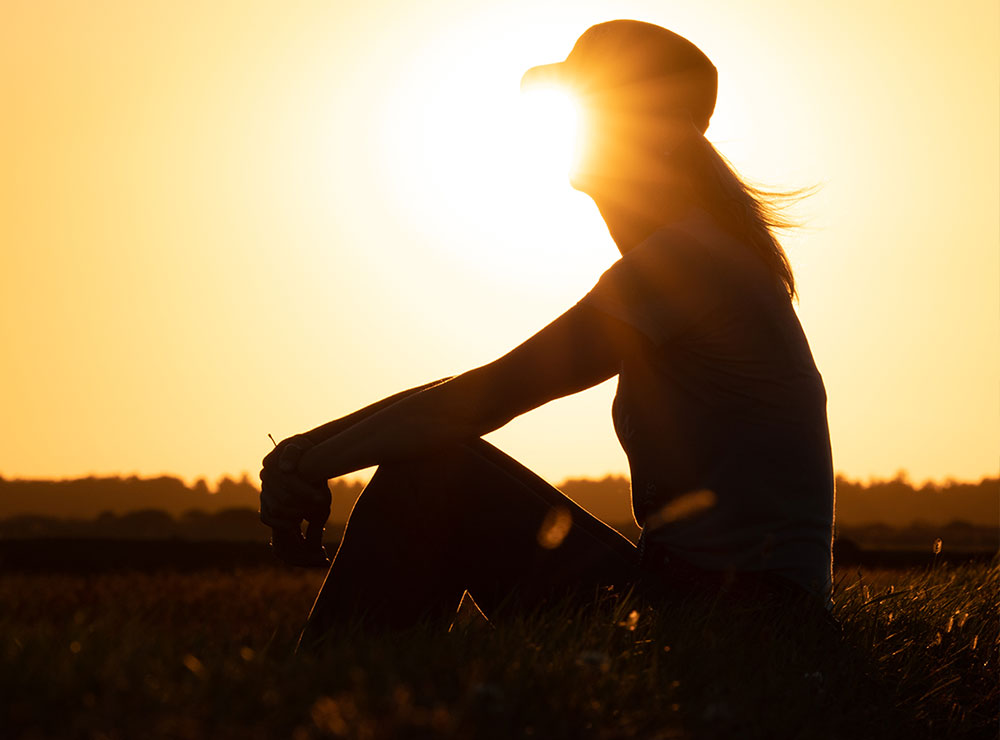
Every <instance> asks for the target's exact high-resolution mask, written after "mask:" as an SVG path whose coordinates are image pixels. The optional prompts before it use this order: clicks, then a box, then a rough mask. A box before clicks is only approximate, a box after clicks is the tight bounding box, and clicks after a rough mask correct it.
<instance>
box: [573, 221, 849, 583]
mask: <svg viewBox="0 0 1000 740" xmlns="http://www.w3.org/2000/svg"><path fill="white" fill-rule="evenodd" d="M583 301H584V302H585V303H587V304H589V305H591V306H593V307H595V308H597V309H599V310H601V311H603V312H605V313H608V314H610V315H612V316H614V317H615V318H618V319H619V320H622V321H624V322H626V323H628V324H630V325H632V326H633V327H635V328H637V329H638V330H639V331H640V332H642V333H643V334H644V335H645V336H646V338H647V339H649V340H650V341H649V343H648V345H647V347H646V349H645V350H644V351H643V352H642V353H641V356H638V357H635V358H630V359H628V360H626V361H625V362H624V363H623V367H622V371H621V373H620V375H619V385H618V393H617V395H616V397H615V404H614V421H615V429H616V431H617V433H618V436H619V438H620V440H621V443H622V446H623V447H624V449H625V451H626V454H627V455H628V458H629V464H630V468H631V474H632V499H633V509H634V512H635V515H636V519H637V520H638V521H639V523H640V524H643V525H644V527H645V537H646V539H647V541H648V542H649V543H656V544H658V545H660V546H662V547H665V548H667V549H668V550H669V551H671V552H673V553H674V554H676V555H677V556H678V557H680V558H682V559H684V560H686V561H688V562H690V563H692V564H694V565H697V566H700V567H703V568H707V569H711V570H722V571H725V570H734V571H769V572H774V573H777V574H779V575H782V576H784V577H785V578H788V579H789V580H792V581H794V582H796V583H798V584H799V585H801V586H803V587H805V588H807V589H808V590H809V591H811V592H813V593H819V594H822V595H824V596H826V595H828V594H829V587H830V569H831V549H830V545H831V535H832V522H833V472H832V462H831V453H830V441H829V434H828V431H827V420H826V394H825V391H824V388H823V382H822V378H821V377H820V375H819V372H818V371H817V370H816V366H815V364H814V362H813V359H812V355H811V353H810V351H809V346H808V343H807V341H806V338H805V336H804V334H803V332H802V329H801V326H800V325H799V322H798V318H797V317H796V315H795V312H794V310H793V308H792V306H791V301H790V300H789V297H788V294H787V292H786V291H785V290H784V288H783V286H782V285H781V283H780V281H777V280H776V279H775V278H774V275H773V272H771V271H770V270H768V269H767V267H766V265H764V264H763V262H762V260H761V259H760V258H759V257H758V256H757V255H756V254H755V253H754V252H753V250H752V249H751V248H750V247H748V246H747V245H745V244H743V243H741V242H740V241H738V240H737V239H735V238H733V237H732V236H730V235H729V234H727V233H726V232H725V231H723V230H722V229H720V228H719V227H718V226H716V225H715V224H714V222H713V220H712V219H711V217H710V216H708V214H706V213H704V212H702V211H697V210H696V211H694V212H693V213H692V215H691V216H689V217H688V218H686V219H684V220H682V221H680V222H678V223H676V224H673V225H671V226H670V227H668V228H664V229H661V230H659V231H657V232H656V233H654V234H653V235H651V236H650V237H649V238H648V239H647V240H645V241H644V242H643V243H642V244H640V245H638V246H637V247H635V248H634V249H632V250H631V251H629V252H627V253H626V254H625V256H624V257H623V258H622V259H621V260H619V261H618V262H617V263H616V264H615V265H614V266H613V267H612V268H611V269H609V270H608V271H607V272H606V273H605V275H604V276H603V277H602V278H601V280H600V282H599V283H598V285H597V286H596V287H595V288H594V290H593V291H591V292H590V293H589V294H588V295H587V296H586V297H585V298H584V299H583Z"/></svg>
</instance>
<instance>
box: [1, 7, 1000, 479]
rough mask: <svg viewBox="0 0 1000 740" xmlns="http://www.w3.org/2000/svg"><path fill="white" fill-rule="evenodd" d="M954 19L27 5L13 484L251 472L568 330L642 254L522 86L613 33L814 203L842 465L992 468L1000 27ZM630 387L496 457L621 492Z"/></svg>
mask: <svg viewBox="0 0 1000 740" xmlns="http://www.w3.org/2000/svg"><path fill="white" fill-rule="evenodd" d="M345 7H346V8H347V9H346V10H345V9H344V8H345ZM956 7H957V10H956V11H955V12H953V13H952V14H950V15H944V14H943V13H942V10H941V8H943V6H940V5H939V4H929V3H870V2H862V1H861V0H850V1H848V2H841V3H836V4H826V3H824V4H822V5H820V4H815V3H798V2H794V1H793V0H763V1H762V2H758V3H754V4H748V3H744V2H738V1H737V0H715V1H713V2H703V3H686V4H683V5H681V4H677V5H676V6H674V5H673V4H670V3H663V2H652V1H645V2H638V1H636V2H628V1H626V2H615V3H609V2H574V3H559V2H545V0H510V1H508V2H504V3H495V4H492V5H487V4H485V3H467V2H459V1H458V0H440V1H438V2H430V3H412V2H400V1H398V0H370V2H368V3H365V4H362V3H354V4H350V5H349V6H348V4H344V3H329V2H325V1H321V0H315V1H313V2H308V1H302V2H287V1H286V2H276V1H272V2H263V1H261V0H255V1H247V2H238V3H236V2H233V3H226V2H219V3H202V2H196V1H195V0H171V1H170V2H167V1H166V0H149V1H148V2H142V3H133V2H125V1H124V0H117V1H112V0H103V1H98V2H89V3H78V2H49V1H46V0H30V1H25V2H21V1H16V0H9V1H8V2H6V3H5V4H4V10H3V12H2V17H0V96H2V97H0V100H2V107H3V109H4V111H5V112H4V115H3V119H2V121H3V123H2V124H0V131H2V137H0V173H2V174H0V244H2V262H0V346H2V348H3V358H4V361H3V363H2V365H0V373H2V377H0V420H2V422H3V423H2V425H0V475H3V476H5V477H18V476H21V477H65V476H77V475H84V474H87V473H100V474H112V473H118V472H123V473H133V472H135V473H139V474H143V475H150V474H156V473H160V472H169V473H175V474H180V475H182V476H184V477H187V478H194V477H196V476H200V475H207V476H209V477H216V476H218V475H221V474H223V473H240V472H242V471H244V470H246V471H251V472H253V471H256V469H257V467H258V461H259V459H260V457H261V456H262V454H264V453H265V452H266V451H267V448H268V446H269V445H270V443H269V442H268V440H267V433H268V432H270V433H272V434H274V435H275V436H276V437H281V436H285V435H287V434H290V433H293V432H295V431H299V430H301V429H303V428H305V427H309V426H313V425H315V424H318V423H320V422H322V421H325V420H327V419H329V418H332V417H333V416H336V415H339V414H342V413H345V412H348V411H350V410H353V409H354V408H356V407H357V406H359V405H362V404H364V403H366V402H369V401H372V400H375V399H377V398H379V397H381V396H383V395H386V394H388V393H391V392H393V391H395V390H398V389H400V388H402V387H404V386H409V385H415V384H418V383H421V382H424V381H426V380H429V379H433V378H436V377H440V376H443V375H450V374H454V373H456V372H460V371H462V370H465V369H468V368H470V367H473V366H475V365H479V364H482V363H484V362H487V361H489V360H491V359H493V358H494V357H496V356H498V355H499V354H501V353H503V352H505V351H506V350H508V349H509V348H510V347H512V346H514V345H515V344H517V343H518V342H519V341H521V340H522V339H524V338H526V337H527V336H528V335H530V334H531V333H532V332H534V331H535V330H537V329H538V328H540V327H541V326H543V325H544V324H546V323H548V321H549V320H551V319H552V318H554V317H555V316H556V315H558V314H559V313H561V312H562V311H563V310H565V309H566V308H567V307H569V306H570V305H572V303H574V302H575V301H576V300H577V299H578V298H579V297H580V296H582V295H583V293H584V292H586V290H587V289H588V288H589V287H590V286H591V285H592V284H593V283H594V282H595V281H596V279H597V277H598V276H599V274H600V272H601V271H602V270H603V269H604V268H606V267H607V266H608V265H609V264H610V263H611V262H612V261H613V260H614V259H615V257H616V256H617V252H616V251H615V248H614V245H613V244H612V243H611V241H610V239H609V237H608V236H607V232H606V230H605V229H604V228H603V224H602V223H601V222H600V219H599V218H598V216H597V213H596V209H594V208H593V205H592V204H591V203H590V202H589V201H588V200H587V199H586V198H585V197H584V196H582V195H580V194H579V193H575V192H573V191H572V190H571V189H570V188H569V186H568V185H567V184H566V183H565V181H564V179H563V178H562V176H561V175H560V174H559V173H558V171H557V170H556V169H554V168H553V164H552V162H546V161H543V160H545V157H544V156H542V155H543V154H544V153H545V152H547V151H548V149H550V148H552V146H550V145H551V144H552V143H553V142H552V140H551V138H549V139H546V138H545V137H546V136H548V137H551V136H552V134H551V133H547V132H545V131H539V130H538V125H539V121H540V119H539V113H538V111H537V110H536V111H534V112H532V111H531V110H529V109H527V108H526V107H525V103H524V100H523V98H522V96H520V95H519V94H518V83H519V81H520V77H521V73H522V72H523V71H524V69H526V68H527V67H528V66H531V65H534V64H538V63H543V62H548V61H556V60H558V59H561V58H563V57H564V56H565V55H566V53H567V52H568V51H569V49H570V47H571V46H572V43H573V41H574V39H575V38H576V36H578V35H579V34H580V33H581V32H582V31H583V30H584V29H585V28H586V27H587V26H589V25H591V24H592V23H595V22H599V21H602V20H608V19H610V18H614V17H635V18H639V19H642V20H648V21H652V22H655V23H659V24H661V25H665V26H667V27H669V28H672V29H673V30H675V31H678V32H679V33H682V34H684V35H686V36H688V37H689V38H691V39H692V40H693V41H695V43H697V44H698V45H699V46H701V47H702V48H703V49H704V50H705V51H706V53H707V54H708V55H709V56H710V57H711V58H712V59H713V60H714V61H715V62H716V65H717V66H718V68H719V70H720V93H719V104H718V107H717V112H716V116H715V118H714V119H713V123H712V126H711V128H710V129H709V131H708V136H709V138H710V139H711V140H712V141H713V142H714V143H715V144H716V145H717V146H718V147H719V148H720V150H721V151H722V152H723V153H724V154H726V155H727V156H728V157H729V158H730V159H731V160H732V161H733V162H734V163H735V165H736V166H737V167H738V168H739V169H740V170H741V171H742V172H743V173H744V174H745V175H747V176H748V177H749V178H751V179H752V180H755V181H757V182H761V183H764V184H771V185H776V186H787V187H796V186H808V185H812V184H819V185H821V189H820V191H819V192H818V194H817V195H815V196H813V197H812V198H810V199H809V200H808V201H806V202H805V203H803V204H802V205H801V206H800V207H799V208H798V209H797V211H796V214H797V215H798V216H800V217H801V218H802V219H803V220H805V221H806V222H807V228H805V229H802V230H800V231H798V232H796V233H794V234H792V235H790V236H789V237H788V238H787V239H786V240H785V244H786V247H787V249H788V252H789V255H790V257H791V260H792V263H793V266H794V267H795V269H796V272H797V277H798V280H799V290H800V293H801V303H800V304H799V307H798V310H799V315H800V317H801V319H802V322H803V325H804V327H805V329H806V332H807V334H808V335H809V337H810V341H811V344H812V347H813V351H814V354H815V356H816V359H817V363H818V365H819V367H820V370H821V372H822V373H823V375H824V378H825V380H826V383H827V389H828V394H829V398H830V406H829V415H830V423H831V433H832V437H833V445H834V462H835V466H836V468H837V469H838V470H840V471H842V472H844V473H846V474H848V475H849V476H852V477H867V476H869V475H877V476H890V475H892V474H893V473H894V472H895V471H896V470H897V469H900V468H906V469H908V470H909V471H910V472H911V474H912V475H913V477H914V478H916V479H918V480H920V479H924V478H927V477H932V478H937V479H941V478H944V477H947V476H955V477H959V478H977V477H979V476H981V475H984V474H996V473H997V452H998V450H1000V342H998V339H1000V279H998V278H1000V257H998V255H1000V249H998V246H1000V232H998V222H1000V212H998V210H1000V206H998V203H1000V186H998V181H1000V154H998V140H1000V136H998V131H1000V120H998V111H1000V52H998V49H1000V32H998V29H1000V10H998V8H997V5H996V3H995V2H993V1H992V0H991V1H989V2H974V1H972V0H969V1H967V2H962V3H959V4H957V6H956ZM532 132H535V133H534V136H532V135H531V134H532ZM539 147H541V148H539ZM612 393H613V386H612V385H611V384H604V385H602V386H600V387H598V388H596V389H593V390H591V391H588V392H586V393H584V394H580V395H579V396H577V397H574V398H571V399H566V400H563V401H559V402H556V403H554V404H551V405H550V406H548V407H546V408H543V409H540V410H538V411H536V412H533V413H532V414H529V415H527V416H526V417H524V418H522V419H519V420H516V421H515V422H513V423H511V424H510V425H508V427H506V428H504V429H502V430H500V431H499V432H497V433H495V435H494V436H493V437H492V439H494V440H495V441H496V443H497V444H499V445H500V446H501V447H503V448H504V449H505V450H507V451H508V452H510V453H511V454H513V455H514V456H515V457H518V458H519V459H521V460H522V461H524V462H525V463H526V464H528V465H529V466H531V467H533V468H535V469H536V470H538V471H539V472H540V473H541V474H542V475H543V476H545V477H548V478H550V479H552V480H559V479H561V478H563V477H566V476H573V475H591V476H595V475H601V474H603V473H605V472H623V471H625V470H626V464H625V459H624V456H623V454H622V453H621V451H620V449H619V448H618V445H617V442H616V441H615V439H614V434H613V431H612V429H611V423H610V398H611V395H612Z"/></svg>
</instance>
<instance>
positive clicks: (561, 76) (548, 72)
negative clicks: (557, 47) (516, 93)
mask: <svg viewBox="0 0 1000 740" xmlns="http://www.w3.org/2000/svg"><path fill="white" fill-rule="evenodd" d="M565 83H566V63H565V62H556V63H555V64H543V65H541V66H539V67H532V68H531V69H529V70H528V71H527V72H525V73H524V76H523V77H521V92H525V91H526V90H537V89H538V88H541V87H553V86H556V85H563V84H565Z"/></svg>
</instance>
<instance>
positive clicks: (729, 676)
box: [0, 563, 1000, 740]
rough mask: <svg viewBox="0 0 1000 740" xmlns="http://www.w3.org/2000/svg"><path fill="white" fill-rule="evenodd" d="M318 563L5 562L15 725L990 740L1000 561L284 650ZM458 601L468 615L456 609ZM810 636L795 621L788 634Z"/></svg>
mask: <svg viewBox="0 0 1000 740" xmlns="http://www.w3.org/2000/svg"><path fill="white" fill-rule="evenodd" d="M321 578H322V574H317V573H315V572H303V571H286V570H282V569H279V568H270V567H265V568H254V569H248V570H242V571H240V570H238V571H232V572H219V571H205V572H201V573H184V574H180V573H169V572H166V573H164V572H161V573H140V572H132V573H119V574H94V575H54V574H16V573H7V574H0V737H3V738H7V737H10V738H46V737H72V738H94V739H95V740H96V739H97V738H108V739H112V738H135V737H144V738H203V737H204V738H207V737H211V738H284V737H289V738H295V739H296V740H306V739H307V738H323V737H348V738H373V739H376V738H394V737H418V738H419V737H428V738H430V737H460V738H521V737H537V738H578V737H594V738H631V737H642V738H663V739H666V738H689V737H690V738H701V737H712V738H714V737H726V738H728V737H740V738H754V737H760V738H765V737H767V738H771V737H780V738H797V737H801V738H826V737H830V738H841V737H842V738H866V737H872V738H879V739H880V740H883V739H888V738H907V740H916V739H917V738H931V737H933V738H965V737H969V738H972V737H976V738H978V737H996V734H997V730H998V716H997V715H998V706H1000V687H998V679H997V659H998V641H1000V635H998V631H1000V628H998V618H997V611H998V601H1000V596H998V594H1000V566H998V565H997V564H996V563H994V564H993V565H969V566H959V567H941V566H938V567H936V568H933V569H922V570H919V571H871V572H863V573H862V572H852V573H840V574H839V575H838V580H839V588H838V596H837V606H836V610H835V614H836V616H837V618H838V620H839V621H840V622H841V624H842V626H843V636H842V638H841V640H840V642H839V644H838V645H837V646H836V647H831V645H830V641H829V640H827V639H825V638H824V635H823V633H822V632H821V631H820V629H819V628H818V627H817V626H815V625H812V626H808V625H807V626H806V627H802V626H801V625H798V624H796V620H797V619H798V617H797V616H796V615H795V614H792V613H780V614H774V613H765V612H760V611H755V610H743V611H742V612H739V613H733V612H732V611H729V612H724V611H722V610H720V609H718V608H713V607H712V605H711V604H708V603H695V602H692V603H686V604H679V605H678V606H677V607H676V608H672V609H661V610H659V611H654V610H652V609H650V608H648V607H644V606H642V605H641V604H639V603H636V602H630V601H628V600H625V599H616V598H612V597H606V598H604V599H603V600H602V602H603V603H600V604H599V605H597V606H594V607H591V608H587V609H581V608H579V607H572V606H570V605H567V604H562V605H559V604H557V605H553V606H551V607H550V608H548V609H546V610H545V611H544V612H539V613H537V614H533V615H527V616H522V617H516V618H515V617H512V618H510V619H508V620H506V621H504V622H502V623H500V624H498V625H496V626H495V628H494V627H491V626H490V625H487V624H485V623H484V622H481V621H476V620H475V619H471V618H469V619H464V618H462V619H459V622H458V624H457V625H456V626H455V628H454V629H452V631H451V632H448V631H446V630H445V629H442V628H431V627H429V626H423V627H420V628H415V629H413V630H410V631H407V632H405V633H399V634H395V635H391V636H372V635H366V634H364V633H363V632H359V631H356V630H355V631H352V632H350V633H344V634H343V635H341V636H339V637H340V639H337V640H334V641H332V643H331V645H330V646H329V648H328V649H327V651H326V652H325V653H324V654H323V655H321V656H318V657H304V656H298V657H294V656H292V655H291V651H292V647H293V645H294V642H295V639H296V636H297V631H298V629H299V627H300V625H301V621H302V618H303V616H304V614H305V613H306V611H307V610H308V608H309V605H310V603H311V600H312V598H313V596H314V594H315V592H316V590H317V588H318V586H319V583H320V581H321ZM466 616H467V615H466ZM796 634H797V635H798V636H797V637H793V635H796Z"/></svg>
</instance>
